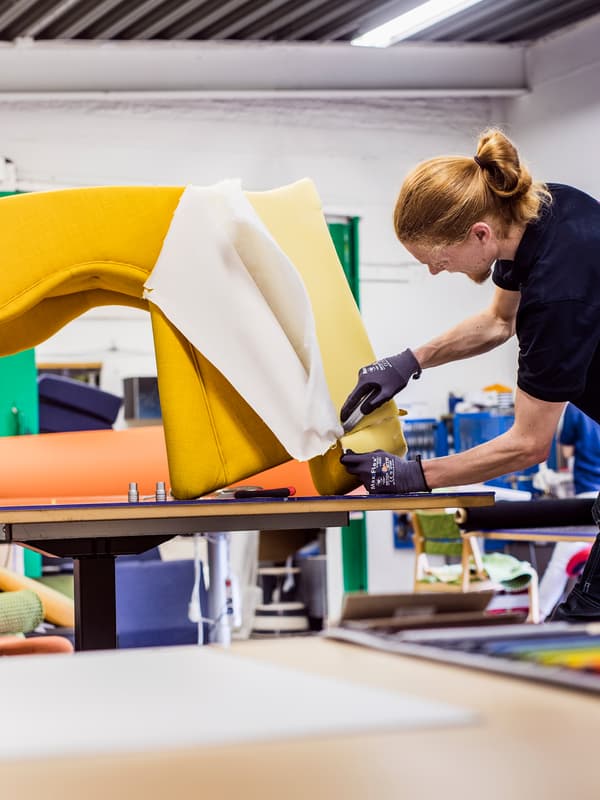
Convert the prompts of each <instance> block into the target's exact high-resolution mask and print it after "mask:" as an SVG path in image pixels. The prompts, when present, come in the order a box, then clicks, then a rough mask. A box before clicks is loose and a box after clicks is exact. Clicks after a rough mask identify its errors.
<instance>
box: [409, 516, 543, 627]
mask: <svg viewBox="0 0 600 800" xmlns="http://www.w3.org/2000/svg"><path fill="white" fill-rule="evenodd" d="M410 516H411V523H412V528H413V533H414V537H413V540H414V547H415V571H414V584H413V591H415V592H436V591H437V592H452V591H455V592H468V591H485V590H489V589H495V590H497V591H503V590H504V587H502V586H501V585H500V584H498V583H495V582H493V581H492V580H490V577H489V575H488V574H487V572H486V569H485V566H484V560H483V556H482V553H481V550H480V547H479V542H478V541H477V539H476V538H475V537H463V536H462V534H461V530H460V528H459V526H458V524H457V522H456V520H455V519H454V516H453V515H452V514H447V513H444V512H439V511H415V512H413V513H412V514H411V515H410ZM433 555H438V556H444V557H446V558H448V557H454V558H460V565H461V570H460V579H459V581H458V582H453V583H446V582H444V581H441V580H438V579H436V577H435V575H434V574H433V572H432V570H431V565H430V562H429V556H433ZM527 591H528V595H529V613H528V616H527V621H528V622H539V621H540V612H539V594H538V576H537V573H536V572H535V570H533V571H532V575H531V580H530V582H529V585H528V587H527Z"/></svg>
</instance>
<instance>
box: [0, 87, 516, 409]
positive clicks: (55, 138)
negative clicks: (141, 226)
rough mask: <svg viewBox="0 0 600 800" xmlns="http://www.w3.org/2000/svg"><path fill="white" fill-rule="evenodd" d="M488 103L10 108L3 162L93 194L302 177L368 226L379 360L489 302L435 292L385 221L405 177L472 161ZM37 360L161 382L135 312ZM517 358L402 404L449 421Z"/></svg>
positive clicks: (370, 297)
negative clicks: (464, 157)
mask: <svg viewBox="0 0 600 800" xmlns="http://www.w3.org/2000/svg"><path fill="white" fill-rule="evenodd" d="M495 114H497V111H496V110H495V106H494V104H493V101H491V100H485V99H474V98H472V99H461V98H451V99H445V100H443V99H430V100H418V99H415V100H407V99H404V100H402V99H394V100H390V99H388V100H385V99H375V100H365V99H355V100H353V101H343V100H323V99H321V100H319V99H302V100H298V101H293V100H289V99H288V100H284V101H277V100H274V99H273V100H270V99H256V100H246V101H244V100H240V99H237V100H231V101H226V100H192V101H188V102H183V101H182V102H179V103H176V102H172V101H162V102H161V101H155V102H153V103H148V104H146V103H144V102H142V101H137V102H113V101H107V100H102V99H99V100H98V101H96V102H92V101H62V102H58V101H47V102H39V103H36V104H32V103H28V102H24V101H18V102H17V101H15V102H6V101H4V102H3V103H2V104H0V131H1V138H0V154H3V155H6V156H8V157H10V158H11V159H12V160H13V161H14V162H15V163H16V166H17V173H18V179H19V184H20V186H21V187H23V188H49V187H55V186H80V185H93V184H123V183H144V184H185V183H199V184H208V183H212V182H214V181H217V180H220V179H222V178H225V177H241V178H242V180H243V185H244V187H245V188H247V189H252V190H260V189H267V188H271V187H273V186H278V185H282V184H285V183H288V182H291V181H294V180H297V179H298V178H301V177H303V176H310V177H311V178H312V179H313V180H314V181H315V182H316V185H317V187H318V189H319V192H320V194H321V197H322V199H323V203H324V206H325V208H326V209H330V210H331V211H335V212H343V213H348V214H357V215H359V216H360V217H361V226H360V234H361V269H362V273H361V280H362V308H363V313H364V318H365V322H366V325H367V328H368V330H369V333H370V335H371V337H372V341H373V344H374V347H375V350H376V352H377V353H378V354H379V355H386V354H388V353H390V352H396V351H398V350H399V349H403V348H404V347H406V346H409V345H417V344H420V343H422V342H424V341H425V340H427V339H428V338H429V337H431V336H433V335H435V334H436V333H439V332H440V331H441V330H442V329H443V328H445V327H446V326H448V325H450V324H452V323H453V322H455V321H458V320H459V319H460V318H461V317H462V316H464V315H465V314H468V313H472V312H474V311H476V310H477V309H479V308H480V307H481V306H482V305H483V304H485V303H486V302H487V299H488V298H489V294H490V290H491V287H490V286H485V287H476V286H475V285H473V284H470V283H469V281H468V280H466V279H464V278H462V277H460V276H459V277H454V278H450V277H449V276H438V277H436V278H435V279H433V278H432V277H431V276H429V275H428V274H427V273H426V271H425V270H424V268H423V267H421V266H420V265H415V264H414V263H411V260H410V257H409V256H408V254H407V253H406V252H405V251H404V250H403V248H401V247H400V245H399V244H398V243H397V242H396V241H395V238H394V234H393V231H392V224H391V213H392V208H393V204H394V200H395V196H396V193H397V191H398V188H399V185H400V183H401V180H402V177H403V176H404V174H405V173H406V172H407V171H408V170H409V169H410V168H411V167H412V166H413V165H414V164H415V163H416V162H417V161H419V160H422V159H424V158H427V157H430V156H433V155H436V154H439V153H441V152H444V151H446V152H463V153H470V152H472V150H473V147H474V141H475V139H476V135H477V133H478V131H479V130H480V129H481V128H483V127H484V126H485V125H487V124H488V123H490V122H491V121H494V117H495ZM38 359H39V360H44V361H46V360H68V359H73V360H87V359H91V360H101V361H103V363H104V365H105V368H104V371H103V376H102V384H103V386H104V387H105V388H106V389H109V390H111V391H115V390H116V391H118V390H119V383H120V379H121V377H126V376H127V375H132V374H140V375H147V374H153V373H154V370H155V367H154V359H153V354H152V340H151V334H150V327H149V322H148V320H147V318H146V316H145V315H144V314H143V313H136V312H134V311H131V310H129V309H127V310H125V309H113V310H110V311H107V310H106V309H101V310H95V311H93V312H90V313H89V314H88V315H86V316H85V317H82V318H81V319H80V320H77V321H75V322H73V323H71V325H70V326H68V327H67V328H66V329H65V330H63V331H62V332H61V333H59V334H58V335H57V336H55V337H53V339H51V340H49V341H48V342H45V343H43V344H42V345H40V346H39V347H38ZM513 373H514V355H513V353H512V351H511V348H510V346H509V347H508V348H504V349H503V350H502V351H498V352H497V353H495V354H494V355H492V356H491V357H488V358H486V359H474V360H472V361H470V362H465V363H464V364H461V365H460V369H459V370H457V369H456V368H442V369H439V370H436V371H435V372H432V373H430V375H427V376H424V378H423V379H422V380H421V381H420V382H419V383H418V384H417V383H415V384H414V385H413V386H411V388H410V389H409V390H408V391H407V392H406V401H407V402H408V401H427V402H429V405H430V409H431V413H434V414H438V413H440V412H442V411H443V410H444V409H445V406H446V396H447V393H448V390H453V391H455V392H458V391H461V390H464V389H469V390H470V389H478V388H481V387H482V386H483V385H485V384H486V383H490V382H495V381H502V382H508V383H512V381H513Z"/></svg>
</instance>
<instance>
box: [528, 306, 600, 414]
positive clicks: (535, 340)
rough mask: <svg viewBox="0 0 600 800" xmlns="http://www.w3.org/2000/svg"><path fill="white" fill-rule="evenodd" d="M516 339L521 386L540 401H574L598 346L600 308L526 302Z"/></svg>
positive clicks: (580, 391) (583, 385) (584, 381)
mask: <svg viewBox="0 0 600 800" xmlns="http://www.w3.org/2000/svg"><path fill="white" fill-rule="evenodd" d="M517 336H518V339H519V372H518V377H517V384H518V386H519V388H520V389H522V390H523V391H524V392H527V394H530V395H531V396H532V397H536V398H537V399H539V400H546V401H548V402H563V401H566V400H572V399H574V398H576V397H578V396H579V395H581V393H582V392H583V391H584V389H585V386H586V378H587V372H588V369H589V367H590V364H591V362H592V360H593V358H594V354H595V352H596V348H597V347H598V340H599V337H600V308H596V307H594V306H589V305H586V304H585V303H583V302H582V301H580V300H562V301H556V302H553V303H537V304H528V305H527V306H526V307H525V308H523V307H521V308H520V309H519V312H518V314H517Z"/></svg>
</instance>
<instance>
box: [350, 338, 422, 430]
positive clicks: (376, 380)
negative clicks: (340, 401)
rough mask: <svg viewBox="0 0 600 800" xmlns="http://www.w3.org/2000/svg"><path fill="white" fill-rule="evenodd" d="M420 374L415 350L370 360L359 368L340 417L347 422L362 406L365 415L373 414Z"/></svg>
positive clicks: (361, 409)
mask: <svg viewBox="0 0 600 800" xmlns="http://www.w3.org/2000/svg"><path fill="white" fill-rule="evenodd" d="M420 375H421V366H420V364H419V362H418V361H417V359H416V358H415V356H414V353H413V352H412V350H404V352H402V353H398V355H397V356H390V357H389V358H382V359H380V360H379V361H375V363H374V364H368V365H367V366H366V367H363V368H362V369H361V370H359V372H358V383H357V384H356V386H355V387H354V389H353V390H352V391H351V392H350V394H349V395H348V398H347V400H346V402H345V403H344V405H343V406H342V410H341V411H340V419H341V421H342V422H346V420H347V419H348V417H350V415H351V414H352V413H353V412H355V411H356V410H357V409H359V408H360V412H361V413H362V414H363V415H364V414H370V413H371V411H375V409H376V408H379V406H380V405H383V403H385V402H386V400H390V399H391V398H392V397H393V396H394V395H395V394H397V393H398V392H399V391H400V389H404V387H405V386H406V384H407V383H408V382H409V380H410V379H411V378H412V377H414V378H418V377H419V376H420Z"/></svg>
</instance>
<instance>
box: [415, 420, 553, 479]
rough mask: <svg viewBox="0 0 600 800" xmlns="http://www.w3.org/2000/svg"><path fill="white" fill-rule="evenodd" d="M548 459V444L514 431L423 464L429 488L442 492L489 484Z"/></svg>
mask: <svg viewBox="0 0 600 800" xmlns="http://www.w3.org/2000/svg"><path fill="white" fill-rule="evenodd" d="M546 457H547V447H545V445H544V446H540V444H539V443H538V442H536V441H534V440H531V439H524V438H522V437H519V436H517V435H516V434H515V433H514V431H512V430H511V431H508V432H507V433H504V434H502V436H498V437H497V438H496V439H492V440H491V441H489V442H486V443H485V444H481V445H479V446H478V447H473V448H472V449H471V450H465V451H464V452H463V453H457V454H456V455H452V456H443V457H442V458H433V459H430V460H427V461H423V462H422V466H423V471H424V473H425V478H426V480H427V484H428V486H429V487H430V488H431V489H439V488H441V487H444V486H462V485H464V484H467V483H480V482H482V481H487V480H489V479H490V478H497V477H498V476H499V475H505V474H507V473H509V472H516V471H518V470H522V469H526V468H527V467H531V466H533V465H534V464H539V463H540V462H541V461H543V460H544V459H545V458H546Z"/></svg>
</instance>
